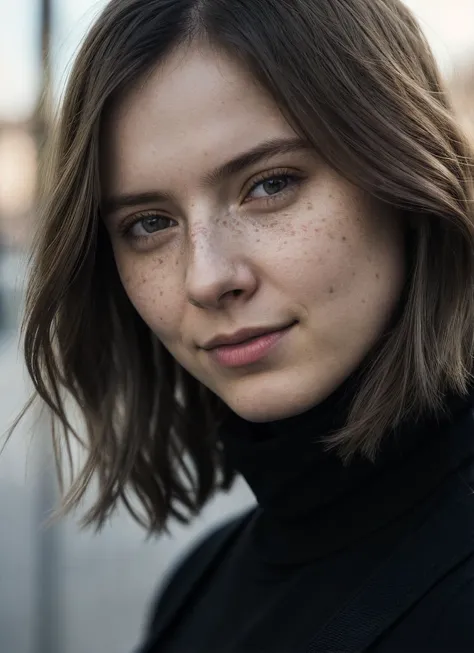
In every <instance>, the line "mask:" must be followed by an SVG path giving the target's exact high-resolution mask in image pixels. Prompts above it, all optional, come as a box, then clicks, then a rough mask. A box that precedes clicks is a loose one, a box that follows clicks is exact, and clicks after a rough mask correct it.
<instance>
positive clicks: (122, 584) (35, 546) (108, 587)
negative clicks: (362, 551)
mask: <svg viewBox="0 0 474 653" xmlns="http://www.w3.org/2000/svg"><path fill="white" fill-rule="evenodd" d="M29 389H30V385H29V383H28V379H27V376H26V374H25V371H24V368H23V364H22V360H21V353H20V352H19V347H18V339H17V334H16V332H15V331H14V330H12V331H10V332H9V333H7V334H6V335H5V334H4V335H3V336H1V337H0V433H1V432H3V431H4V430H5V429H6V428H7V427H8V425H9V424H11V421H12V419H13V418H14V417H15V415H17V414H18V411H19V410H20V409H21V407H22V405H23V404H24V402H25V400H26V399H27V397H28V394H29ZM48 439H49V434H48V432H47V429H46V427H45V426H44V424H43V423H42V422H41V421H38V420H35V419H32V418H31V417H30V418H28V419H25V421H24V422H22V423H21V424H20V426H19V427H18V429H17V430H16V431H15V432H14V434H13V436H12V438H11V439H10V440H9V442H8V443H7V444H6V446H5V448H4V450H3V452H2V453H1V455H0V524H1V528H0V652H1V653H96V652H97V653H99V652H100V653H132V651H134V649H135V647H136V644H137V642H138V641H139V638H140V633H141V631H142V628H143V623H144V618H145V615H146V611H147V606H148V605H149V602H150V600H151V597H152V596H153V595H154V594H155V592H156V591H157V588H158V587H159V585H160V583H161V582H162V579H163V575H164V573H165V572H166V571H167V570H169V569H171V568H172V566H173V564H174V563H175V562H176V559H177V557H178V556H179V555H180V554H181V553H182V552H183V551H184V550H185V549H186V548H187V547H189V546H191V545H192V542H193V541H194V540H195V539H196V538H197V537H199V536H200V535H201V534H202V533H204V532H205V531H206V530H207V529H209V528H210V527H211V526H212V525H213V524H215V523H216V522H218V521H220V520H221V519H223V518H225V517H227V516H229V515H231V514H233V513H235V512H238V511H240V510H241V509H243V508H244V507H246V506H248V505H249V504H250V503H252V501H253V499H252V496H251V494H250V491H249V490H248V488H247V487H246V485H245V484H244V482H243V481H240V480H239V481H238V482H237V484H236V486H235V488H234V489H233V490H232V491H231V493H229V494H228V495H221V496H218V497H217V498H216V499H215V500H214V501H212V502H211V503H210V504H209V505H208V506H207V508H206V510H205V511H204V512H203V514H202V516H201V517H200V518H199V519H198V520H196V521H195V522H194V523H193V524H192V526H191V527H187V528H186V527H182V526H178V525H173V527H172V533H171V536H169V537H168V536H167V537H160V538H154V539H148V540H147V539H146V534H145V533H144V532H143V530H141V529H140V527H139V526H137V525H136V524H135V523H134V522H133V520H132V519H131V518H130V517H129V516H128V515H127V514H126V512H125V511H124V510H119V511H118V513H117V514H116V515H115V516H114V517H113V518H112V519H111V520H110V522H109V523H108V524H107V525H106V526H105V528H104V529H103V530H102V531H101V532H100V533H99V534H96V533H95V532H94V531H92V530H87V531H81V530H80V529H79V527H78V525H77V522H78V519H79V516H80V515H76V516H71V517H67V518H65V519H63V520H61V521H60V522H58V523H55V524H54V525H53V526H51V527H49V529H46V528H45V526H44V516H45V513H44V510H45V502H46V503H47V502H48V501H50V498H48V496H47V494H45V492H44V490H45V487H46V489H47V488H48V486H49V487H50V488H51V479H52V478H53V474H54V470H53V465H52V461H51V460H50V459H49V458H48V459H46V460H45V457H44V451H45V449H44V447H43V446H42V445H43V444H44V443H45V442H46V443H47V441H48ZM2 441H3V440H2ZM45 480H46V481H47V482H46V483H45Z"/></svg>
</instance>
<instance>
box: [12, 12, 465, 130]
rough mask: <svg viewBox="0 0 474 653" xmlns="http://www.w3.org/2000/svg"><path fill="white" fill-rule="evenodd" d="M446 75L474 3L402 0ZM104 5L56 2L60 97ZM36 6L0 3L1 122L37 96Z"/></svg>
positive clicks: (23, 111)
mask: <svg viewBox="0 0 474 653" xmlns="http://www.w3.org/2000/svg"><path fill="white" fill-rule="evenodd" d="M405 2H406V4H407V5H409V6H410V7H411V8H412V9H413V10H414V11H415V12H416V13H417V15H418V17H419V18H420V20H421V22H422V25H423V27H424V29H425V31H426V33H427V35H428V38H429V40H430V41H431V43H432V46H433V48H434V50H435V53H436V55H437V57H438V59H439V61H440V63H441V65H442V67H443V68H444V69H445V70H447V71H448V72H449V71H450V70H451V67H452V62H453V61H456V60H459V59H460V58H463V57H465V56H466V54H467V53H468V52H469V51H470V52H472V53H473V55H474V0H405ZM105 4H106V0H54V13H55V27H54V38H53V47H54V49H53V63H54V81H55V88H56V94H57V95H60V92H61V89H62V88H63V86H64V81H65V79H66V77H67V72H68V70H69V66H70V63H71V60H72V59H73V57H74V53H75V51H76V50H77V47H78V45H79V43H80V41H81V39H82V37H83V35H84V33H85V32H86V31H87V28H88V26H89V25H90V23H91V21H92V20H93V19H94V17H95V16H96V15H97V13H98V12H99V11H100V10H101V8H102V7H103V6H104V5H105ZM38 5H39V1H38V0H0V119H15V118H23V117H26V116H27V115H28V114H29V113H30V111H31V109H32V107H33V106H34V103H35V99H36V96H37V92H38V64H37V59H36V58H37V56H38V55H37V53H38V49H39V34H38Z"/></svg>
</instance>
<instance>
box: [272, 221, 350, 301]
mask: <svg viewBox="0 0 474 653" xmlns="http://www.w3.org/2000/svg"><path fill="white" fill-rule="evenodd" d="M262 242H263V241H262ZM352 249H353V248H352V247H351V239H350V234H348V233H347V231H340V230H339V231H336V230H334V229H333V230H331V229H330V228H328V227H327V226H326V225H325V224H324V223H321V222H317V221H314V220H313V221H305V222H301V223H299V224H294V223H293V225H292V226H291V227H290V228H288V229H286V230H285V232H282V233H280V234H279V235H278V238H276V239H275V241H274V243H273V245H271V246H270V245H269V243H268V241H267V242H265V248H264V249H262V256H265V258H266V260H267V261H268V265H269V269H272V270H275V271H278V277H279V279H280V282H281V283H286V284H291V285H293V284H294V286H293V291H294V292H301V291H303V290H305V291H311V292H312V293H316V294H319V293H326V292H327V293H329V294H333V293H334V292H335V291H336V289H337V287H338V286H341V285H342V284H343V283H344V284H345V283H346V280H347V279H349V278H352V277H353V275H352V272H353V268H354V265H353V261H352V258H353V257H352V255H351V251H352Z"/></svg>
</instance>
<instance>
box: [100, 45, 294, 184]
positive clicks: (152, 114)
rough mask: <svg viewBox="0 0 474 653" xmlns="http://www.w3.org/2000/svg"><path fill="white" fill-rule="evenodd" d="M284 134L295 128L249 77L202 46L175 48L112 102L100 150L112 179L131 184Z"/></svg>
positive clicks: (200, 164)
mask: <svg viewBox="0 0 474 653" xmlns="http://www.w3.org/2000/svg"><path fill="white" fill-rule="evenodd" d="M284 136H294V131H293V130H292V129H291V127H290V126H289V125H288V123H287V122H286V120H285V119H284V118H283V116H282V115H281V113H280V111H279V110H278V107H277V106H276V104H275V102H274V101H273V100H272V98H270V97H269V95H268V94H267V93H265V91H264V90H263V89H261V88H260V87H259V86H258V85H257V84H256V83H255V82H254V80H253V78H252V77H251V75H250V74H249V73H247V72H246V71H245V70H244V69H243V68H241V67H240V66H239V65H238V64H237V63H235V62H234V61H233V60H231V59H230V58H229V57H227V56H226V55H225V54H223V53H219V52H216V51H215V50H211V49H206V48H205V47H204V46H201V47H192V48H187V49H184V50H179V51H177V52H176V53H174V54H173V55H172V56H170V57H169V58H168V59H167V60H166V61H165V62H164V63H162V64H160V65H159V66H157V67H156V68H155V69H154V70H153V71H152V73H151V75H149V76H147V77H146V79H145V80H144V81H143V82H142V83H140V84H139V85H137V86H136V87H135V88H134V89H133V90H132V91H131V92H129V93H128V95H126V96H125V97H123V98H122V99H121V100H120V101H119V102H118V103H117V105H116V106H115V107H114V109H113V110H112V112H111V114H110V116H109V117H108V119H107V122H106V124H105V127H104V139H103V144H104V146H103V151H104V152H105V154H106V159H107V168H108V169H109V173H112V177H113V178H115V179H117V180H118V179H120V180H121V182H122V183H124V182H125V181H127V182H128V181H129V180H130V181H131V183H133V181H132V180H133V179H134V178H136V177H137V176H142V177H143V175H144V174H145V175H146V174H148V173H149V174H150V176H153V175H155V177H154V178H155V179H156V174H157V173H158V172H159V173H160V176H162V175H163V174H165V173H166V174H167V173H169V172H171V171H172V169H173V170H174V169H175V168H179V167H181V168H183V169H186V170H187V171H188V170H189V169H195V168H196V167H199V168H202V167H204V166H206V165H209V166H210V167H212V166H214V165H217V164H219V163H220V162H222V161H223V160H226V159H228V158H231V157H232V156H234V155H235V154H236V152H241V151H242V150H245V149H246V148H251V147H254V146H255V144H256V143H258V142H260V141H263V140H268V139H272V138H281V137H284ZM164 163H165V164H166V168H164V167H163V164H164ZM166 174H165V176H166ZM142 181H143V182H144V183H145V180H143V179H142Z"/></svg>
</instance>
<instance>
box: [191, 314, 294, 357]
mask: <svg viewBox="0 0 474 653" xmlns="http://www.w3.org/2000/svg"><path fill="white" fill-rule="evenodd" d="M295 324H296V322H292V323H291V324H287V325H284V326H282V327H262V328H258V329H241V330H240V331H236V332H235V333H233V334H230V335H227V336H224V335H222V336H217V337H215V338H213V339H212V340H210V341H209V342H208V343H207V344H206V345H205V347H203V349H205V350H206V351H208V352H209V354H210V355H211V356H212V358H213V359H214V360H215V361H216V362H217V363H219V364H220V365H222V366H223V367H241V366H244V365H250V364H251V363H256V362H257V361H259V360H261V359H262V358H264V357H265V356H266V355H267V354H268V353H269V352H270V350H272V349H273V348H274V347H275V346H276V345H277V344H278V343H279V341H280V340H281V339H282V338H283V337H284V336H285V335H286V334H287V333H288V331H290V329H291V328H292V327H293V326H295Z"/></svg>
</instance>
